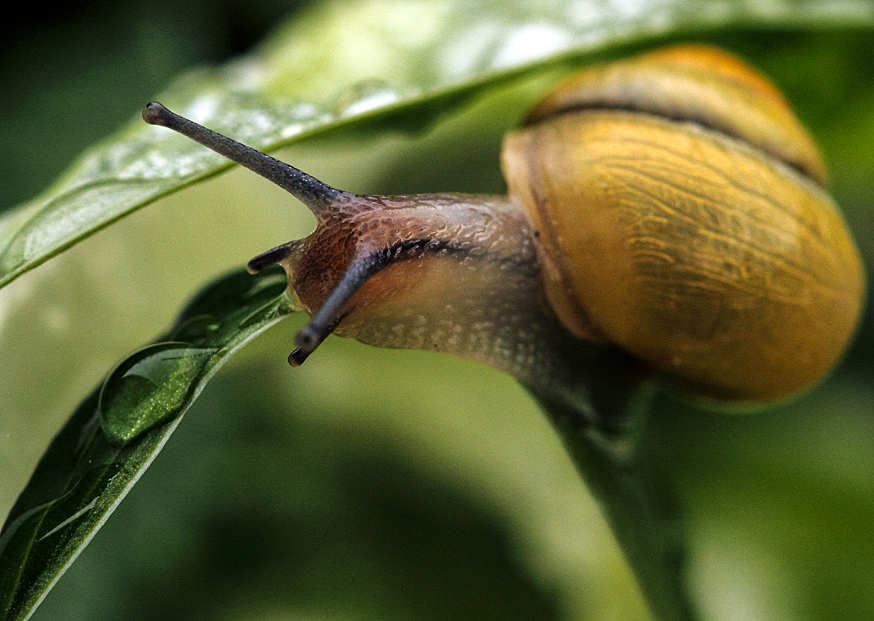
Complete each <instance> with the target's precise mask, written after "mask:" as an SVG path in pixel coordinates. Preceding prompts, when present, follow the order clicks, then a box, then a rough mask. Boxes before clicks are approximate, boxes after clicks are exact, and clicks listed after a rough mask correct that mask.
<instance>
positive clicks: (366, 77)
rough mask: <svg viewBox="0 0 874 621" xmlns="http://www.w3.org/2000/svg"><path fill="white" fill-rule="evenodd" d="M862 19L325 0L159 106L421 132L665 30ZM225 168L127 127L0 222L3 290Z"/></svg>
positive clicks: (281, 132)
mask: <svg viewBox="0 0 874 621" xmlns="http://www.w3.org/2000/svg"><path fill="white" fill-rule="evenodd" d="M872 20H874V4H872V3H871V2H868V1H863V0H857V1H856V2H843V1H839V0H831V1H828V2H822V1H812V0H809V1H804V0H796V1H795V2H783V3H781V4H779V5H774V4H773V3H772V2H766V1H754V2H738V1H727V0H723V1H719V2H710V1H705V0H695V1H689V0H662V1H660V2H657V3H629V4H624V3H605V2H597V1H595V0H588V1H584V2H550V3H536V4H531V3H528V2H523V1H522V0H507V1H506V2H492V3H486V4H484V5H477V7H476V8H475V9H473V8H471V6H470V5H469V4H467V3H463V2H410V1H409V0H396V1H394V2H389V3H386V2H382V1H376V0H360V1H359V2H356V3H328V4H325V5H321V6H319V7H317V8H316V9H315V10H313V11H311V12H310V13H309V14H308V15H307V16H306V17H305V18H304V19H300V20H297V21H295V22H292V23H289V24H287V25H285V26H284V27H281V28H279V29H278V31H277V33H276V35H275V36H274V37H273V38H272V39H270V40H269V41H268V42H266V43H265V45H264V46H263V47H262V49H261V50H259V51H258V52H256V53H254V54H252V55H251V56H249V57H246V58H243V59H241V60H239V61H237V62H234V63H231V64H230V65H228V66H226V67H223V68H219V69H215V70H211V71H201V72H198V73H194V74H191V75H188V76H186V77H185V78H184V79H182V80H180V81H179V82H178V83H177V84H176V85H175V86H173V87H171V88H170V89H168V90H167V91H166V92H165V93H163V94H162V95H161V96H160V99H161V100H163V103H165V104H167V105H168V106H170V107H171V108H173V109H174V110H176V111H177V112H179V113H180V114H183V115H185V116H188V117H190V118H192V119H193V120H195V121H198V122H200V123H202V124H205V125H208V126H210V127H212V128H213V129H215V130H216V131H220V132H222V133H225V134H228V135H231V136H233V137H235V138H236V139H237V140H240V141H242V142H245V143H247V144H250V145H252V146H254V147H256V148H259V149H262V150H265V149H266V150H271V149H275V148H277V147H279V146H282V145H285V144H289V143H290V142H293V141H297V140H302V139H304V138H307V137H311V136H314V135H316V134H319V133H324V132H338V131H344V130H347V129H350V128H352V127H354V126H356V125H360V124H362V123H374V122H376V121H379V120H381V121H382V122H383V129H390V130H391V129H397V128H398V127H407V128H410V127H423V126H426V125H427V124H428V123H430V122H431V121H432V120H433V119H434V118H435V116H436V115H442V114H446V113H448V112H449V111H451V110H452V109H453V108H454V107H457V106H459V105H461V104H463V103H464V102H466V101H468V100H469V99H470V98H472V97H475V96H476V95H477V94H479V93H482V92H483V91H485V90H487V89H489V88H491V87H494V86H495V85H496V84H499V83H501V82H504V81H506V80H509V79H511V78H513V77H514V76H516V75H518V74H520V73H522V72H525V71H528V72H530V71H535V70H537V69H538V68H541V67H544V66H546V65H549V64H555V63H556V62H560V61H561V60H562V59H564V58H567V57H569V56H571V55H574V54H580V53H583V52H589V51H594V50H599V49H604V48H607V47H610V46H616V45H619V44H626V43H631V42H635V41H642V40H645V39H647V38H651V37H655V36H661V35H665V34H668V33H671V32H688V31H704V30H711V29H716V28H724V27H729V26H734V27H740V26H748V27H763V26H772V27H776V26H783V27H799V26H802V25H816V26H820V27H822V26H824V25H837V24H847V25H849V24H863V23H867V24H870V23H871V22H872ZM411 24H415V28H411V27H410V25H411ZM424 25H427V27H425V26H424ZM327 41H329V42H330V45H326V44H325V42H327ZM302 99H304V100H303V101H301V100H302ZM144 103H145V102H144ZM229 165H230V164H229V163H228V162H227V161H225V160H223V159H221V158H220V157H219V156H217V155H215V154H212V153H209V152H206V151H205V150H204V149H202V148H201V147H199V146H197V145H194V144H192V143H191V142H190V141H185V140H183V139H181V138H180V137H178V136H172V135H171V134H170V132H167V131H160V130H156V129H155V128H152V127H146V126H145V125H144V124H143V123H142V121H140V120H139V119H138V118H135V119H133V120H132V121H131V122H130V124H129V125H128V126H126V127H124V128H123V129H121V130H120V131H119V132H118V133H116V134H115V135H114V136H112V137H110V138H109V139H107V140H106V141H104V142H103V143H101V144H98V145H96V146H95V147H93V148H92V149H90V150H89V151H88V152H87V153H85V154H84V155H83V156H82V157H81V158H80V160H79V161H78V162H76V163H75V164H74V165H73V166H72V168H71V169H70V170H69V171H68V172H67V173H66V174H65V175H64V176H63V177H62V178H61V179H60V180H59V181H58V182H57V183H56V184H55V185H54V186H53V187H52V188H50V189H49V190H47V191H46V192H45V193H44V194H42V195H41V196H39V197H37V198H36V199H34V200H33V201H31V202H29V203H27V204H25V205H22V206H21V207H19V208H18V209H16V210H13V211H11V212H9V213H7V214H6V215H5V216H4V217H3V218H2V219H0V286H3V285H5V284H8V283H9V282H11V281H12V280H14V279H15V278H17V277H19V276H20V275H21V274H23V273H25V272H27V271H28V270H30V269H33V268H34V267H36V266H37V265H40V264H41V263H43V262H45V261H46V260H48V259H50V258H51V257H53V256H55V255H57V254H58V253H60V252H63V251H64V250H65V249H67V248H69V247H70V246H72V245H74V244H76V243H78V242H79V241H81V240H82V239H84V238H86V237H88V236H89V235H92V234H93V233H95V232H96V231H98V230H100V229H102V228H104V227H106V226H108V225H109V224H111V223H112V222H114V221H115V220H118V219H119V218H123V217H125V216H126V215H128V214H130V213H131V212H133V211H135V210H136V209H139V208H140V207H143V206H145V205H147V204H149V203H151V202H153V201H154V200H156V199H158V198H160V197H161V196H165V195H167V194H169V193H172V192H175V191H177V190H179V189H181V188H183V187H186V186H188V185H190V184H192V183H194V182H196V181H198V180H201V179H205V178H207V177H209V176H211V175H214V174H216V173H218V172H220V171H221V170H224V169H226V168H228V167H229Z"/></svg>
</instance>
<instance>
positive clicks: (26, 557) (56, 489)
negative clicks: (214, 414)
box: [0, 270, 292, 621]
mask: <svg viewBox="0 0 874 621" xmlns="http://www.w3.org/2000/svg"><path fill="white" fill-rule="evenodd" d="M285 287H286V279H285V276H284V274H282V273H278V272H277V271H274V270H271V271H269V272H266V273H264V274H262V275H259V276H250V275H248V274H246V273H242V272H241V273H233V274H231V275H229V276H226V277H224V278H222V279H221V280H219V281H217V282H216V283H214V284H212V285H211V286H210V287H208V288H207V289H206V290H204V291H203V292H202V293H201V294H200V295H198V296H197V297H196V298H195V299H194V301H193V302H192V303H191V304H190V305H189V306H188V307H187V308H186V309H185V310H184V311H183V312H182V313H181V315H180V317H179V320H178V322H177V323H176V325H175V326H174V327H173V329H172V330H171V331H170V332H169V333H168V334H167V335H166V336H165V337H164V338H163V339H161V341H160V342H158V343H156V344H154V345H151V346H149V347H146V348H144V349H141V350H140V351H138V352H136V353H135V354H133V355H131V356H130V357H129V358H128V359H126V360H125V361H124V362H122V363H121V364H120V365H118V366H117V367H116V368H115V369H114V370H113V371H112V372H111V373H110V374H109V377H108V378H107V379H106V381H105V382H104V383H103V385H102V386H101V387H99V388H98V389H97V390H96V391H94V392H93V393H92V394H91V395H90V396H89V397H88V398H87V399H85V401H84V402H83V403H82V404H81V405H80V406H79V408H78V409H77V410H76V412H75V413H74V414H73V416H72V418H71V419H70V420H69V422H68V423H67V424H66V425H65V426H64V428H63V429H62V430H61V431H60V432H59V434H58V435H57V437H56V438H55V440H54V441H53V442H52V444H51V446H50V447H49V449H48V450H47V451H46V453H45V454H44V455H43V457H42V459H41V461H40V463H39V465H38V466H37V469H36V471H35V472H34V474H33V476H32V477H31V480H30V482H29V483H28V485H27V487H26V488H25V489H24V491H23V492H22V493H21V496H20V497H19V499H18V501H17V503H16V504H15V506H14V507H13V509H12V512H11V513H10V515H9V517H8V518H7V520H6V523H5V525H4V527H3V530H2V532H0V610H3V611H4V612H3V614H2V615H0V619H2V620H3V621H8V620H11V619H23V618H27V617H28V616H29V615H30V613H31V612H32V611H33V609H34V608H35V607H36V606H37V605H38V604H39V602H40V601H41V600H42V598H43V597H45V594H46V593H47V592H48V591H49V590H50V589H51V588H52V586H54V584H55V582H56V581H57V580H58V578H60V576H61V575H62V574H63V573H64V571H66V569H67V568H68V567H69V566H70V564H71V563H72V562H73V561H74V560H75V559H76V557H77V556H78V555H79V553H80V552H81V551H82V549H83V548H84V547H85V546H87V545H88V543H89V542H90V541H91V539H92V537H93V536H94V534H95V533H96V532H97V531H98V530H99V529H100V528H101V527H102V526H103V524H104V523H105V522H106V520H107V519H108V518H109V516H110V514H111V513H112V512H113V511H114V510H115V508H116V507H117V506H118V504H119V503H120V502H121V500H122V499H123V498H124V497H125V495H127V493H128V492H129V491H130V489H131V488H132V487H133V485H134V484H135V483H136V482H137V480H138V479H139V477H140V476H141V475H142V473H143V472H144V471H145V470H146V469H147V468H148V467H149V465H150V464H151V463H152V461H153V460H154V459H155V457H156V456H157V455H158V453H159V452H160V451H161V449H162V448H163V447H164V444H165V443H166V442H167V440H168V438H169V437H170V435H171V434H172V433H173V431H174V430H175V429H176V427H177V425H178V424H179V421H180V420H181V417H182V415H183V414H184V412H185V411H186V410H187V409H188V407H189V406H190V405H191V403H192V402H193V401H194V400H195V399H196V398H197V396H198V395H199V394H200V392H201V391H202V390H203V387H204V386H205V385H206V383H207V382H208V381H209V379H210V378H211V377H212V375H213V374H214V373H215V372H216V371H217V370H218V369H219V368H220V367H221V366H222V365H223V364H224V363H225V362H226V361H227V360H228V358H230V357H231V356H232V355H233V354H234V352H236V351H237V350H238V349H239V348H240V347H242V346H243V345H244V344H245V343H247V342H248V341H250V340H251V339H252V338H254V337H255V336H256V335H258V334H259V333H261V332H262V331H264V330H266V329H267V328H268V327H269V326H271V325H273V324H274V323H276V322H277V321H279V320H280V319H282V318H283V317H284V316H286V315H287V314H288V313H289V312H290V311H291V310H292V307H291V305H290V303H289V300H288V299H287V298H286V297H285V296H284V295H283V291H284V290H285Z"/></svg>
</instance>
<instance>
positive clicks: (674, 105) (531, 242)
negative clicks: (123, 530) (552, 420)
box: [143, 46, 865, 401]
mask: <svg viewBox="0 0 874 621" xmlns="http://www.w3.org/2000/svg"><path fill="white" fill-rule="evenodd" d="M143 118H144V119H145V120H146V121H147V122H149V123H152V124H158V125H164V126H166V127H170V128H171V129H174V130H176V131H179V132H181V133H184V134H186V135H188V136H189V137H191V138H193V139H195V140H197V141H198V142H201V143H202V144H204V145H206V146H208V147H210V148H212V149H214V150H216V151H217V152H219V153H221V154H223V155H225V156H227V157H229V158H230V159H233V160H234V161H237V162H239V163H241V164H242V165H244V166H247V167H249V168H251V169H252V170H255V171H256V172H258V173H259V174H262V175H264V176H265V177H267V178H269V179H271V180H272V181H274V182H276V183H278V184H279V185H281V186H282V187H284V188H286V189H287V190H288V191H289V192H291V193H292V194H293V195H295V196H296V197H297V198H299V199H300V200H302V201H303V202H304V203H305V204H307V206H308V207H309V208H310V209H311V210H312V211H313V213H314V214H315V215H316V218H317V221H318V225H317V228H316V230H315V232H314V233H312V234H311V235H310V236H309V237H307V238H305V239H303V240H299V241H294V242H290V243H288V244H285V245H283V246H280V247H278V248H275V249H273V250H271V251H269V252H267V253H265V254H263V255H260V256H259V257H256V258H255V259H253V260H252V261H251V262H250V264H249V265H250V269H252V270H253V271H257V270H260V269H262V268H264V267H266V266H267V265H271V264H274V263H279V264H281V265H282V266H283V267H284V268H285V270H286V271H287V272H288V275H289V289H290V293H291V295H292V296H293V297H294V298H295V299H296V300H297V301H298V302H299V303H300V305H301V306H302V307H303V308H305V309H306V310H307V311H309V312H310V314H311V315H312V317H313V318H312V321H311V322H310V324H309V325H308V326H307V327H305V328H304V329H303V330H301V331H300V333H299V334H298V337H297V345H298V349H296V350H295V352H294V353H292V355H291V356H290V358H289V360H290V361H291V362H292V364H300V363H301V362H303V360H304V359H305V358H306V357H307V356H308V355H309V354H310V353H311V352H312V351H313V350H314V349H315V348H316V347H317V346H318V344H319V343H320V342H321V341H322V340H324V338H325V337H326V336H327V335H328V334H330V333H331V332H336V333H338V334H341V335H344V336H352V337H355V338H357V339H359V340H361V341H364V342H367V343H371V344H375V345H380V346H387V347H404V348H417V349H431V350H438V351H443V352H447V353H452V354H455V355H459V356H461V357H464V358H468V359H472V360H477V361H480V362H484V363H486V364H490V365H491V366H494V367H497V368H500V369H503V370H505V371H508V372H510V373H512V374H513V375H515V376H516V377H517V378H519V379H520V381H522V382H523V383H524V384H526V385H528V386H529V387H532V386H533V387H535V388H536V390H537V391H538V392H540V393H541V394H545V395H547V396H548V397H549V398H553V399H558V400H562V399H569V400H573V399H574V396H573V395H574V392H575V390H576V388H575V387H574V384H575V382H576V381H578V380H576V379H575V378H576V377H577V376H578V375H579V374H580V373H579V368H578V367H579V365H580V364H587V363H586V362H585V358H586V356H587V355H588V354H586V353H585V352H587V351H590V350H591V349H592V347H593V345H592V344H593V343H594V344H595V346H594V347H595V348H596V349H598V348H601V349H604V350H616V351H620V352H623V353H622V355H623V356H628V357H629V359H630V360H632V361H635V364H639V365H640V366H641V367H642V368H648V369H651V370H653V371H654V372H656V373H659V374H662V375H664V376H666V377H668V378H671V379H673V380H675V381H676V382H678V383H680V384H682V385H684V386H686V387H688V388H691V389H693V390H696V391H700V392H701V393H702V394H705V395H708V396H710V397H715V398H718V399H724V400H729V401H750V400H752V401H765V400H770V399H775V398H780V397H784V396H787V395H792V394H795V393H798V392H800V391H802V390H804V389H805V388H807V387H809V386H810V385H811V384H813V383H815V382H817V381H818V380H819V379H820V378H821V377H823V376H824V375H825V374H826V373H827V372H828V371H829V370H830V369H831V368H832V367H833V366H834V365H835V364H836V362H837V360H838V359H839V357H840V356H841V354H842V353H843V352H844V350H845V348H846V346H847V344H848V342H849V340H850V338H851V337H852V334H853V332H854V330H855V327H856V325H857V323H858V321H859V317H860V314H861V309H862V305H863V299H864V294H865V291H864V273H863V269H862V264H861V260H860V258H859V254H858V251H857V250H856V247H855V244H854V242H853V240H852V237H851V236H850V233H849V232H848V230H847V227H846V224H845V223H844V220H843V218H842V216H841V214H840V212H839V210H838V208H837V207H836V205H835V204H834V202H833V201H832V200H831V198H830V197H829V196H828V195H827V193H826V192H825V191H824V189H823V184H824V182H825V167H824V165H823V163H822V159H821V157H820V155H819V153H818V151H817V149H816V146H815V145H814V143H813V141H812V140H811V139H810V137H809V136H808V134H807V132H806V131H805V130H804V129H803V127H802V126H801V125H800V123H799V122H798V120H797V119H796V117H795V116H794V114H793V113H792V111H791V109H790V108H789V106H788V104H787V103H786V102H785V100H784V99H783V97H782V96H781V95H780V93H779V92H778V91H777V90H776V89H775V88H774V87H773V86H772V85H771V84H770V83H769V82H767V81H766V80H765V79H764V78H763V77H762V76H761V75H759V74H758V73H756V72H755V71H754V70H753V69H751V68H750V67H748V66H747V65H746V64H744V63H742V62H741V61H739V60H738V59H736V58H734V57H733V56H730V55H728V54H725V53H724V52H720V51H717V50H714V49H711V48H706V47H699V46H683V47H673V48H668V49H665V50H661V51H656V52H652V53H649V54H644V55H642V56H639V57H637V58H633V59H630V60H627V61H621V62H617V63H612V64H608V65H605V66H602V67H595V68H592V69H589V70H587V71H585V72H583V73H582V74H580V75H579V76H576V77H574V78H572V79H571V80H569V81H568V82H567V83H565V84H564V85H563V86H560V87H559V88H558V89H557V90H556V91H554V92H553V93H551V94H550V95H548V96H547V97H546V98H545V99H544V100H543V101H542V102H541V103H540V104H539V105H538V106H537V107H536V108H535V109H534V111H533V112H532V113H531V115H530V116H529V119H528V122H527V124H526V126H525V127H524V128H522V129H520V130H517V131H516V132H513V133H511V134H510V135H508V136H507V137H506V139H505V143H504V149H503V154H502V164H503V168H504V172H505V177H506V179H507V184H508V188H509V190H508V194H507V196H503V197H498V196H464V195H462V196H453V195H417V196H400V197H373V196H360V195H355V194H350V193H347V192H341V191H339V190H336V189H334V188H331V187H329V186H327V185H325V184H323V183H321V182H319V181H317V180H315V179H313V178H312V177H310V176H308V175H306V174H305V173H302V172H300V171H299V170H297V169H295V168H293V167H291V166H288V165H287V164H283V163H282V162H279V161H277V160H274V159H273V158H270V157H268V156H265V155H263V154H261V153H259V152H257V151H254V150H252V149H249V148H248V147H245V146H243V145H240V144H239V143H236V142H234V141H232V140H230V139H228V138H225V137H224V136H221V135H219V134H215V133H213V132H210V131H209V130H206V129H205V128H203V127H201V126H199V125H197V124H195V123H193V122H191V121H188V120H187V119H184V118H182V117H179V116H178V115H175V114H174V113H171V112H169V111H168V110H166V109H165V108H164V107H163V106H161V105H160V104H154V103H153V104H149V105H148V106H147V107H146V109H145V110H144V111H143Z"/></svg>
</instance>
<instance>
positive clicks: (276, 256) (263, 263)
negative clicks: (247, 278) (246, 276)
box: [246, 242, 294, 274]
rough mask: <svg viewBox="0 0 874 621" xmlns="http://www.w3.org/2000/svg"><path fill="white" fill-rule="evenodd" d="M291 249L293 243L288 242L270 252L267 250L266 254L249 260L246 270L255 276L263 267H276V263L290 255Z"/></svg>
mask: <svg viewBox="0 0 874 621" xmlns="http://www.w3.org/2000/svg"><path fill="white" fill-rule="evenodd" d="M293 247H294V242H289V243H287V244H283V245H281V246H277V247H276V248H273V249H272V250H268V251H267V252H264V253H261V254H259V255H258V256H257V257H255V258H253V259H251V260H250V261H249V263H248V264H247V265H246V268H247V269H248V270H249V273H250V274H257V273H258V272H260V271H261V270H263V269H264V268H265V267H270V266H271V265H276V264H277V263H280V262H281V261H282V260H283V259H285V258H287V257H288V255H289V254H291V250H292V248H293Z"/></svg>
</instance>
